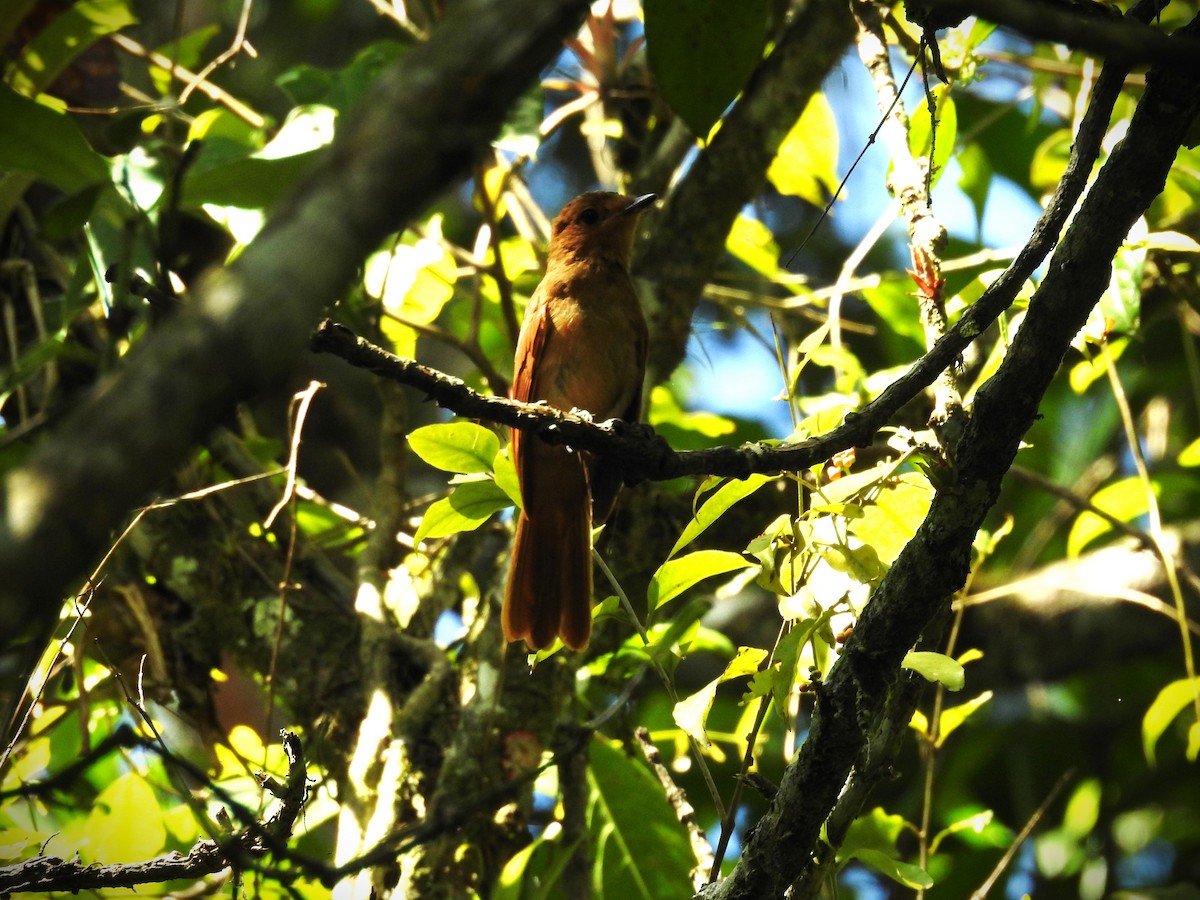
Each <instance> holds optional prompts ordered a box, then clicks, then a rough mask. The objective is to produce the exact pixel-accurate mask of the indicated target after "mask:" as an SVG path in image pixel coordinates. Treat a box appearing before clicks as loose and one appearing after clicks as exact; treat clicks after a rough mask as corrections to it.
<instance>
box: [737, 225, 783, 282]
mask: <svg viewBox="0 0 1200 900" xmlns="http://www.w3.org/2000/svg"><path fill="white" fill-rule="evenodd" d="M725 248H726V249H727V250H728V251H729V252H730V253H731V254H733V255H734V256H736V257H737V258H738V259H740V260H741V261H742V262H744V263H745V264H746V265H748V266H749V267H750V268H751V269H753V270H754V271H755V272H757V273H758V274H759V275H762V276H763V277H765V278H774V277H775V275H776V273H777V272H778V271H779V245H778V244H777V243H775V235H774V234H772V233H771V229H770V228H768V227H767V226H766V225H764V224H763V223H762V222H760V221H759V220H758V219H753V218H751V217H750V216H747V215H745V214H744V213H743V214H739V215H738V217H737V218H736V219H734V220H733V227H732V228H730V229H729V235H728V236H727V237H726V238H725Z"/></svg>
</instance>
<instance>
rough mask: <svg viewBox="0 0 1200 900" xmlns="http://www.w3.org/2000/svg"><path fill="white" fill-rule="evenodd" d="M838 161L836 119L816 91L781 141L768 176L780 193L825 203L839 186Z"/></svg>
mask: <svg viewBox="0 0 1200 900" xmlns="http://www.w3.org/2000/svg"><path fill="white" fill-rule="evenodd" d="M837 160H838V133H837V121H836V120H835V119H834V116H833V109H832V108H831V107H830V105H829V101H828V100H827V99H826V98H825V95H824V94H823V93H820V92H818V93H815V94H813V96H812V99H811V100H809V101H808V105H807V106H805V107H804V112H803V113H801V115H800V118H799V119H798V120H797V121H796V124H795V125H793V126H792V128H791V130H790V131H789V132H788V134H787V137H785V138H784V139H783V143H782V144H780V146H779V151H778V152H777V153H776V155H775V159H774V160H773V161H772V162H771V167H770V168H769V169H767V178H768V179H770V181H771V183H772V184H773V185H775V189H776V190H777V191H779V192H780V193H781V194H791V195H793V196H795V197H800V198H801V199H802V200H806V201H808V202H809V203H811V204H812V205H813V206H825V204H826V203H827V202H828V201H829V198H830V197H832V196H833V193H834V191H836V190H837V188H838V176H837Z"/></svg>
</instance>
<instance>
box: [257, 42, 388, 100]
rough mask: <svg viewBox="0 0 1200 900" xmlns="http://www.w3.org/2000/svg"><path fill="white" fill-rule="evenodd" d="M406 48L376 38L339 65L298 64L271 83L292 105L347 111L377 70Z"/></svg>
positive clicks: (372, 80) (385, 65) (367, 88)
mask: <svg viewBox="0 0 1200 900" xmlns="http://www.w3.org/2000/svg"><path fill="white" fill-rule="evenodd" d="M407 49H408V48H407V47H406V46H405V45H404V44H402V43H400V42H399V41H393V40H385V41H379V42H378V43H375V44H371V45H370V46H368V47H365V48H363V49H362V50H360V51H359V52H358V53H357V54H355V56H354V59H352V60H351V61H350V63H349V64H347V65H345V66H343V67H342V68H340V69H318V68H316V67H315V66H309V65H299V66H296V67H295V68H294V69H289V70H288V71H287V72H284V73H283V74H282V75H280V76H279V77H278V78H277V79H275V84H276V86H277V87H279V89H280V90H282V91H283V92H284V93H285V94H287V95H288V97H290V98H291V100H292V103H293V104H294V105H296V106H309V105H313V104H320V105H321V106H330V107H333V108H334V109H336V110H337V111H338V112H342V113H345V112H349V111H350V110H352V109H353V108H354V107H356V106H357V105H358V104H359V102H360V101H361V100H362V98H363V97H364V96H366V93H367V91H368V90H369V89H370V87H371V85H372V84H373V83H374V82H375V79H376V77H377V76H378V75H379V73H380V72H381V71H382V70H383V69H385V68H386V67H387V66H389V65H391V64H392V63H393V62H395V61H396V60H397V59H399V58H400V57H401V56H403V55H404V53H405V52H406V50H407Z"/></svg>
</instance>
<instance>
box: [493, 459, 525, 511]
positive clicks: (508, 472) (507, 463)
mask: <svg viewBox="0 0 1200 900" xmlns="http://www.w3.org/2000/svg"><path fill="white" fill-rule="evenodd" d="M495 466H496V469H495V471H494V472H493V473H492V477H493V478H495V479H496V484H497V485H498V486H499V488H500V490H502V491H504V493H506V494H507V495H508V499H510V500H511V501H512V502H513V503H515V504H516V505H517V507H518V508H519V507H522V506H524V505H525V504H524V502H523V501H522V498H521V481H520V479H519V478H517V467H516V466H514V465H513V461H512V457H510V456H509V454H508V451H507V450H506V451H505V452H504V453H497V454H496V458H495Z"/></svg>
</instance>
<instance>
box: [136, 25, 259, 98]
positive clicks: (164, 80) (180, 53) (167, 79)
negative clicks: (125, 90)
mask: <svg viewBox="0 0 1200 900" xmlns="http://www.w3.org/2000/svg"><path fill="white" fill-rule="evenodd" d="M220 33H221V26H220V25H218V24H216V23H215V22H212V23H210V24H208V25H202V26H201V27H199V28H197V29H196V30H195V31H193V32H191V33H190V34H185V35H181V36H180V37H179V38H178V39H177V40H171V41H168V42H167V44H166V45H165V46H162V47H159V48H158V52H159V53H161V54H163V56H166V57H167V58H168V59H170V60H171V61H173V62H174V63H175V64H176V65H178V66H180V67H182V68H184V69H198V68H200V67H201V65H202V63H201V56H200V55H201V54H202V53H203V52H204V48H205V47H207V46H208V44H209V41H211V40H212V39H213V38H215V37H216V36H217V35H218V34H220ZM148 70H149V71H148V74H149V75H150V81H151V82H152V83H153V84H154V89H155V90H156V91H158V92H159V93H160V94H164V95H166V94H170V93H171V92H172V85H174V89H175V91H179V90H181V87H180V83H179V82H180V78H179V76H178V75H176V74H175V73H173V72H171V71H169V70H168V69H163V68H160V67H158V66H153V65H152V66H149V67H148ZM239 121H240V120H239Z"/></svg>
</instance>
